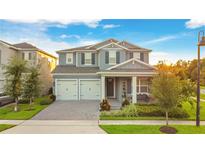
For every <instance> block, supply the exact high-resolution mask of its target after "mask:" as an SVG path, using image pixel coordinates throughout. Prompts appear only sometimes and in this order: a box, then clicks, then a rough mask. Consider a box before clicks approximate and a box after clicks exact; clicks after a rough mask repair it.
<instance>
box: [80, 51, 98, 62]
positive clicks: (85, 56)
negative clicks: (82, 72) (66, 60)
mask: <svg viewBox="0 0 205 154" xmlns="http://www.w3.org/2000/svg"><path fill="white" fill-rule="evenodd" d="M95 55H96V54H95V53H91V52H85V53H81V64H82V65H95V58H96V57H95Z"/></svg>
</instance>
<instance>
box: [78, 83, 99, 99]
mask: <svg viewBox="0 0 205 154" xmlns="http://www.w3.org/2000/svg"><path fill="white" fill-rule="evenodd" d="M80 99H81V100H99V99H100V81H99V80H80Z"/></svg>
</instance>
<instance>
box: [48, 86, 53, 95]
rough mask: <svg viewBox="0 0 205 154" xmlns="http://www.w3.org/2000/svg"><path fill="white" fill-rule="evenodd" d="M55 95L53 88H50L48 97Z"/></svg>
mask: <svg viewBox="0 0 205 154" xmlns="http://www.w3.org/2000/svg"><path fill="white" fill-rule="evenodd" d="M52 94H53V88H52V87H51V88H49V90H48V95H52Z"/></svg>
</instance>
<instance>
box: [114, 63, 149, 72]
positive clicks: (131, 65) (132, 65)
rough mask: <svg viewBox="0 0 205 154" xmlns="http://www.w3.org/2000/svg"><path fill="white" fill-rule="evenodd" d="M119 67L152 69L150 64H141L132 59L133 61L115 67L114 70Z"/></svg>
mask: <svg viewBox="0 0 205 154" xmlns="http://www.w3.org/2000/svg"><path fill="white" fill-rule="evenodd" d="M119 69H150V68H149V67H148V66H146V65H143V64H140V63H138V62H136V61H135V62H134V64H133V62H132V61H131V62H129V63H127V64H124V65H122V66H119V67H117V68H114V70H119Z"/></svg>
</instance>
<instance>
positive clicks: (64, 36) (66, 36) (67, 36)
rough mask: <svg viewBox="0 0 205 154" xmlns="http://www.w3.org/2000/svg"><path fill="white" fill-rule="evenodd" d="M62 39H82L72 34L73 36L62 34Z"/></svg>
mask: <svg viewBox="0 0 205 154" xmlns="http://www.w3.org/2000/svg"><path fill="white" fill-rule="evenodd" d="M60 38H62V39H65V38H76V39H80V36H79V35H75V34H72V35H66V34H62V35H61V36H60Z"/></svg>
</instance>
